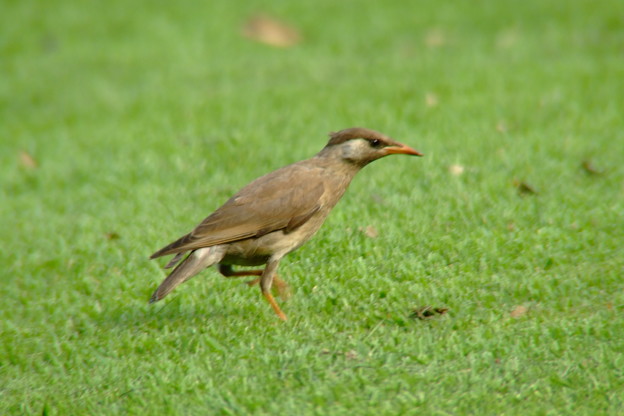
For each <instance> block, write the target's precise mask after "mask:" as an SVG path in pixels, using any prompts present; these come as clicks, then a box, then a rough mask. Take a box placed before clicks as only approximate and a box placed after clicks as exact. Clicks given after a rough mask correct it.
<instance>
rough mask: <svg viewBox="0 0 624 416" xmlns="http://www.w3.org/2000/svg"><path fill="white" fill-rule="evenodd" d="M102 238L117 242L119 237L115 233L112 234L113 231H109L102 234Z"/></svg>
mask: <svg viewBox="0 0 624 416" xmlns="http://www.w3.org/2000/svg"><path fill="white" fill-rule="evenodd" d="M104 237H105V238H106V239H107V240H119V239H120V238H121V236H120V235H119V234H117V233H116V232H114V231H110V232H108V233H106V234H104Z"/></svg>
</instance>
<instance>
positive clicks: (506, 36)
mask: <svg viewBox="0 0 624 416" xmlns="http://www.w3.org/2000/svg"><path fill="white" fill-rule="evenodd" d="M516 43H518V31H517V30H516V29H508V30H506V31H504V32H502V33H500V34H499V35H498V37H497V39H496V46H498V47H499V48H501V49H509V48H511V47H512V46H514V45H515V44H516Z"/></svg>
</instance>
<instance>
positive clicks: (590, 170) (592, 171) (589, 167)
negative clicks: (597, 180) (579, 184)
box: [581, 160, 604, 175]
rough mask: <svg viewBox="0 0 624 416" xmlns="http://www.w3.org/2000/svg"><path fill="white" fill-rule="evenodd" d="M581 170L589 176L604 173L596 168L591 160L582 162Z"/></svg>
mask: <svg viewBox="0 0 624 416" xmlns="http://www.w3.org/2000/svg"><path fill="white" fill-rule="evenodd" d="M581 168H583V170H584V171H585V173H587V174H588V175H602V174H603V173H604V171H603V170H602V169H598V168H596V166H594V164H593V163H592V162H591V161H589V160H584V161H583V162H581Z"/></svg>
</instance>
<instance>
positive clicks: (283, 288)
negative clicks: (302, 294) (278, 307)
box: [245, 277, 292, 301]
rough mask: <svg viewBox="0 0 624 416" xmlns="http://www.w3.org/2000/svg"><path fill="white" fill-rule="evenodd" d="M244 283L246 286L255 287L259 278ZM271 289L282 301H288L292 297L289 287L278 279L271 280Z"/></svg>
mask: <svg viewBox="0 0 624 416" xmlns="http://www.w3.org/2000/svg"><path fill="white" fill-rule="evenodd" d="M245 283H246V284H247V286H255V285H257V284H258V283H260V278H257V279H253V280H250V281H248V282H245ZM273 289H275V291H276V292H277V296H279V297H280V299H281V300H283V301H286V300H288V299H290V296H291V295H292V292H291V290H290V285H289V284H288V283H286V282H285V281H283V280H282V279H280V278H279V277H275V278H274V279H273Z"/></svg>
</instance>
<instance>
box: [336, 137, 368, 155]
mask: <svg viewBox="0 0 624 416" xmlns="http://www.w3.org/2000/svg"><path fill="white" fill-rule="evenodd" d="M368 150H370V145H369V144H368V140H364V139H355V140H349V141H348V142H346V143H344V144H343V145H342V157H343V159H355V158H357V156H358V155H362V154H363V153H364V152H366V151H368Z"/></svg>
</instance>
